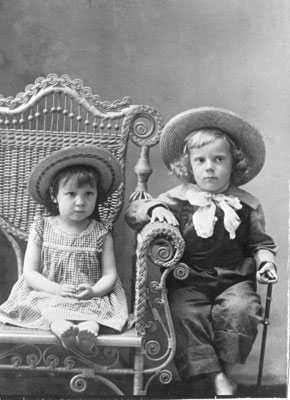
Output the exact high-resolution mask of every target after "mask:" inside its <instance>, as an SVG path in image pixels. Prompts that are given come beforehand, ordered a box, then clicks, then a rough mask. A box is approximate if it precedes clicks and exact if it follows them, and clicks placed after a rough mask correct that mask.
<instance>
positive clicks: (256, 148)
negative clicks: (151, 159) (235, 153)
mask: <svg viewBox="0 0 290 400" xmlns="http://www.w3.org/2000/svg"><path fill="white" fill-rule="evenodd" d="M202 128H217V129H219V130H221V131H223V132H224V133H226V134H227V135H228V136H229V137H230V138H231V139H232V140H233V141H234V142H235V143H236V145H237V147H238V148H240V149H241V150H242V151H243V153H244V155H245V157H246V159H247V163H248V172H247V174H244V176H241V177H239V178H238V179H237V181H236V182H235V184H236V185H237V186H240V185H244V184H245V183H247V182H249V181H250V180H251V179H253V178H254V177H255V176H256V175H257V174H258V173H259V172H260V171H261V169H262V167H263V165H264V162H265V157H266V149H265V143H264V140H263V137H262V135H261V133H260V132H259V131H258V130H257V129H256V128H255V127H254V126H253V125H251V124H250V123H249V122H247V121H246V120H244V119H243V118H242V117H240V116H239V115H237V114H235V113H233V112H231V111H228V110H224V109H221V108H216V107H199V108H194V109H191V110H187V111H184V112H182V113H180V114H178V115H176V116H175V117H173V118H172V119H170V120H169V121H168V123H167V124H166V125H165V127H164V129H163V132H162V134H161V138H160V150H161V154H162V157H163V161H164V163H165V164H166V166H167V167H168V168H170V164H171V163H172V162H174V161H176V160H178V159H179V158H180V157H181V155H182V154H183V150H184V140H185V139H186V137H187V136H188V135H189V134H190V133H192V132H193V131H195V130H198V129H202Z"/></svg>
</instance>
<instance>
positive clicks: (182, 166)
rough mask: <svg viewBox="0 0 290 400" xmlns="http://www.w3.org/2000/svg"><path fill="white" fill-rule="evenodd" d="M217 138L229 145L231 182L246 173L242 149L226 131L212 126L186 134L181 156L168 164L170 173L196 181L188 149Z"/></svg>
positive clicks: (246, 168)
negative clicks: (231, 166)
mask: <svg viewBox="0 0 290 400" xmlns="http://www.w3.org/2000/svg"><path fill="white" fill-rule="evenodd" d="M217 139H223V140H224V141H226V142H227V143H228V145H229V147H230V152H231V154H232V160H233V168H232V176H231V182H232V183H233V184H235V181H236V180H237V179H238V177H240V176H241V175H245V174H247V170H248V163H247V159H246V157H245V155H244V153H243V152H242V150H241V149H239V148H238V147H237V145H236V144H235V142H234V141H233V140H232V139H231V138H230V137H229V136H228V135H227V134H226V133H224V132H223V131H221V130H219V129H214V128H204V129H198V130H196V131H193V132H192V133H190V134H189V135H188V136H187V138H186V139H185V145H184V149H183V154H182V156H181V157H180V158H179V159H177V160H176V161H174V162H172V163H171V164H170V171H171V173H173V174H174V175H176V176H177V177H178V178H181V179H182V180H184V181H187V182H192V183H196V182H195V179H194V176H193V172H192V168H191V164H190V159H189V154H190V149H192V148H196V149H198V148H200V147H202V146H205V145H206V144H209V143H213V142H215V141H216V140H217Z"/></svg>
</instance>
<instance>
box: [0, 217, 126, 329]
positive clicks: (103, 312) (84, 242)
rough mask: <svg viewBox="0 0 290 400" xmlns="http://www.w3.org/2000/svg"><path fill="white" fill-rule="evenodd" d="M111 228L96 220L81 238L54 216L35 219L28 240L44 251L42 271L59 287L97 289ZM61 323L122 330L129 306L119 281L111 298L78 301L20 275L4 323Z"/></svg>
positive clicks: (2, 314)
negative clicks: (37, 287) (47, 290)
mask: <svg viewBox="0 0 290 400" xmlns="http://www.w3.org/2000/svg"><path fill="white" fill-rule="evenodd" d="M108 230H109V226H108V225H107V224H105V223H101V222H98V221H95V220H92V221H91V222H90V224H89V226H88V228H87V229H85V230H84V231H83V232H82V233H81V234H68V233H66V232H64V231H62V230H61V228H60V226H59V225H58V223H57V220H56V218H55V217H37V218H36V219H35V221H34V223H33V225H32V227H31V232H30V240H33V241H34V242H35V243H36V244H37V245H39V246H41V248H42V250H41V266H40V272H41V273H42V274H43V275H44V276H45V277H46V278H47V279H50V280H51V281H54V282H57V283H60V284H64V283H66V284H72V285H76V286H77V285H79V284H81V283H88V284H90V285H94V284H95V283H96V282H97V281H98V280H99V279H100V278H101V263H100V260H101V253H102V248H103V242H104V238H105V236H106V234H107V233H108ZM58 319H65V320H71V321H95V322H98V323H99V324H101V325H104V326H107V327H110V328H114V329H116V330H118V331H121V330H122V329H123V327H124V326H125V324H126V322H127V320H128V308H127V300H126V295H125V292H124V289H123V286H122V283H121V281H120V278H119V277H118V278H117V280H116V283H115V285H114V288H113V290H112V291H111V292H110V293H109V294H108V295H105V296H103V297H94V298H92V299H90V300H78V299H73V298H69V297H62V296H59V295H52V294H49V293H45V292H40V291H36V290H33V289H31V288H30V287H29V286H28V285H27V284H26V282H25V280H24V277H23V275H22V276H21V277H20V278H19V279H18V281H17V282H16V283H15V285H14V286H13V288H12V291H11V293H10V296H9V298H8V299H7V301H6V302H4V303H3V304H2V305H1V307H0V323H1V322H2V323H10V324H12V325H16V326H21V327H25V328H36V329H42V330H49V329H50V325H51V323H52V322H53V321H54V320H58Z"/></svg>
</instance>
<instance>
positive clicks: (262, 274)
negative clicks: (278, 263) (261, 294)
mask: <svg viewBox="0 0 290 400" xmlns="http://www.w3.org/2000/svg"><path fill="white" fill-rule="evenodd" d="M257 281H258V282H259V283H262V284H265V283H276V282H277V281H278V276H277V272H276V268H275V265H274V264H273V263H271V262H267V263H266V264H264V265H263V267H262V268H261V269H260V270H259V271H257Z"/></svg>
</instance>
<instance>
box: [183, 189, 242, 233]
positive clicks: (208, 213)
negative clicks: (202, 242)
mask: <svg viewBox="0 0 290 400" xmlns="http://www.w3.org/2000/svg"><path fill="white" fill-rule="evenodd" d="M186 198H187V200H188V201H189V203H190V204H192V205H193V206H199V207H198V209H197V211H196V212H195V213H194V214H193V216H192V221H193V226H194V228H195V230H196V233H197V235H198V236H200V237H202V238H208V237H210V236H212V234H213V230H214V226H215V223H216V221H217V217H216V216H215V212H216V207H218V208H220V209H222V210H223V212H224V227H225V229H226V230H227V231H228V232H229V234H230V239H234V238H235V237H236V230H237V228H238V227H239V225H240V223H241V220H240V218H239V216H238V215H237V214H236V212H235V210H240V209H241V208H242V205H241V203H240V200H239V199H238V198H237V197H232V196H227V195H225V194H214V193H208V192H195V191H193V190H190V189H189V190H188V191H187V193H186Z"/></svg>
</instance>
